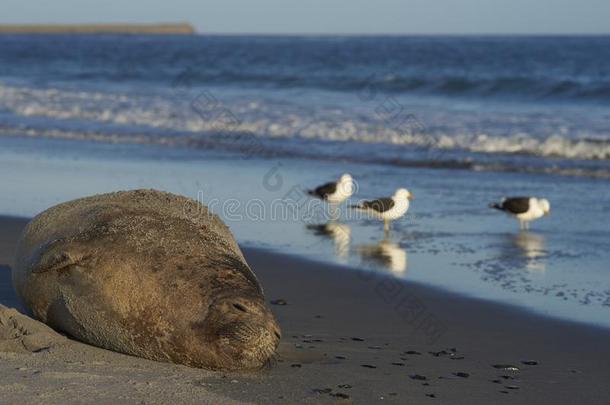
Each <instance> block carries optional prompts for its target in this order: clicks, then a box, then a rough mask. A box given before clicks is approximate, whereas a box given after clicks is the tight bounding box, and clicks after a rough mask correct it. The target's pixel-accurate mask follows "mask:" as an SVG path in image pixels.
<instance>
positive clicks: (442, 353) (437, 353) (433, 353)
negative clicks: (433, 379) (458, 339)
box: [428, 350, 450, 357]
mask: <svg viewBox="0 0 610 405" xmlns="http://www.w3.org/2000/svg"><path fill="white" fill-rule="evenodd" d="M428 353H430V354H431V355H432V356H434V357H441V356H447V355H448V354H450V353H449V352H448V351H446V350H441V351H440V352H428Z"/></svg>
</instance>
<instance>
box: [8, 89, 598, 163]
mask: <svg viewBox="0 0 610 405" xmlns="http://www.w3.org/2000/svg"><path fill="white" fill-rule="evenodd" d="M206 94H207V93H206ZM197 96H198V95H197V94H188V95H185V94H181V95H179V96H177V95H176V94H175V93H173V92H165V93H164V92H158V93H153V94H121V93H111V92H101V91H82V90H79V91H75V90H64V89H56V88H50V89H35V88H28V87H17V86H8V85H1V84H0V111H2V110H4V111H5V113H4V115H5V116H6V117H7V118H6V120H4V121H5V124H4V126H5V128H13V130H19V128H21V130H22V131H26V130H28V128H29V132H28V134H29V135H30V136H60V134H63V135H61V136H62V137H68V138H73V139H86V138H88V137H92V138H95V139H97V140H103V139H106V138H108V139H106V140H107V141H112V142H116V141H117V140H118V138H120V137H123V138H124V139H123V140H122V141H129V139H130V140H131V141H134V140H135V139H136V138H137V139H140V140H146V141H147V142H153V143H170V142H172V140H171V136H172V134H175V133H187V134H188V133H193V134H197V135H198V136H200V135H202V134H203V135H205V134H218V133H222V134H232V133H233V134H243V133H249V134H252V135H255V136H258V137H263V138H265V137H267V138H297V137H298V138H305V139H316V140H329V141H343V142H357V143H381V144H393V145H405V146H412V147H422V148H432V149H438V150H463V151H470V152H477V153H485V154H492V153H502V154H525V155H536V156H540V157H557V158H564V159H579V160H594V159H601V160H605V159H610V136H608V134H604V133H603V132H601V133H600V131H597V132H593V133H590V132H587V128H584V129H582V128H578V127H576V126H575V125H574V124H571V125H567V124H566V123H565V122H564V121H562V120H561V119H560V118H561V117H560V118H558V119H557V122H554V121H552V120H549V118H548V117H546V118H541V119H539V120H538V121H537V122H536V125H537V126H532V125H529V124H530V122H533V121H534V119H532V118H531V117H527V122H526V124H527V125H524V124H523V121H524V118H523V117H520V116H511V117H508V118H503V119H504V120H505V121H506V122H508V123H506V122H505V123H504V124H503V125H504V126H503V127H498V126H497V125H496V126H494V125H491V126H490V128H485V127H482V126H481V125H479V123H478V121H480V117H479V115H477V114H476V113H473V114H470V115H465V114H464V113H460V114H455V115H451V114H449V113H447V112H444V113H442V114H439V113H436V112H430V111H423V112H422V113H421V116H422V117H424V122H425V123H426V124H427V125H423V124H421V123H420V122H414V123H413V124H414V125H411V126H410V127H408V128H406V130H405V127H404V126H401V127H395V126H393V125H391V124H390V123H388V122H386V121H384V120H383V119H380V118H379V117H378V116H377V114H376V113H375V110H374V109H371V110H369V111H365V113H362V111H353V110H352V109H348V108H345V107H337V108H328V106H323V107H322V106H321V107H319V108H317V109H313V110H312V109H311V108H304V107H303V106H302V105H298V104H297V103H290V102H287V103H280V102H277V100H275V101H274V100H268V99H264V98H259V99H252V98H248V99H241V98H239V97H237V98H233V99H229V100H228V101H227V100H224V99H223V100H222V101H219V100H218V99H217V98H216V97H215V96H213V95H209V94H208V95H207V96H206V97H204V99H205V100H204V102H199V103H197V100H198V98H197ZM199 96H201V94H200V95H199ZM199 99H201V97H199ZM212 99H213V100H214V101H211V100H212ZM199 101H201V100H199ZM6 112H8V113H9V114H8V115H7V114H6ZM367 112H368V114H367ZM41 120H44V121H43V122H42V123H41ZM477 120H478V121H477ZM33 122H35V124H36V125H33ZM540 123H541V124H540ZM415 124H417V125H415ZM41 125H42V126H43V128H41ZM109 126H110V127H111V128H110V129H109V128H108V127H109ZM33 127H34V128H38V130H32V128H33ZM515 127H516V130H515V129H514V128H515ZM524 127H525V128H524ZM531 127H533V130H539V131H540V132H543V133H542V134H540V133H535V134H534V133H528V132H527V130H528V129H529V130H532V128H531ZM570 128H572V130H571V129H570ZM574 128H576V129H574ZM55 129H57V130H56V131H55V132H54V130H55ZM112 129H120V130H118V131H115V132H116V134H115V135H113V136H105V135H102V134H103V133H108V132H109V131H112ZM148 130H154V132H151V133H148V132H147V131H148ZM164 131H167V133H165V132H164ZM491 131H494V132H495V133H489V132H491ZM571 131H572V132H571ZM5 132H6V131H5ZM13 132H14V131H13ZM67 134H69V135H67ZM79 134H80V135H79ZM119 134H122V135H119ZM129 134H131V135H129ZM133 134H140V135H133ZM142 134H143V135H142ZM155 138H158V139H155Z"/></svg>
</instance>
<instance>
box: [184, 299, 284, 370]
mask: <svg viewBox="0 0 610 405" xmlns="http://www.w3.org/2000/svg"><path fill="white" fill-rule="evenodd" d="M196 329H199V330H200V331H201V333H202V335H203V336H202V337H204V340H205V341H206V342H205V345H206V346H208V347H214V348H215V350H213V351H211V352H212V353H214V354H215V356H217V357H218V361H219V362H218V365H219V368H222V369H233V370H238V369H240V370H243V369H256V368H260V367H263V366H264V365H265V364H267V362H268V361H269V360H270V359H271V358H272V355H273V353H274V352H275V350H276V348H277V346H278V344H279V341H280V338H281V334H280V328H279V327H278V325H277V322H276V321H275V319H274V317H273V315H272V313H271V311H270V310H269V308H268V307H267V306H266V304H265V303H264V301H263V300H261V299H260V298H259V297H256V296H252V297H248V296H244V295H243V293H240V294H230V295H226V296H222V297H219V298H217V299H216V300H215V301H214V302H212V304H211V306H210V308H209V311H208V313H207V316H206V318H205V320H204V321H203V323H202V324H198V325H196ZM208 352H209V351H208Z"/></svg>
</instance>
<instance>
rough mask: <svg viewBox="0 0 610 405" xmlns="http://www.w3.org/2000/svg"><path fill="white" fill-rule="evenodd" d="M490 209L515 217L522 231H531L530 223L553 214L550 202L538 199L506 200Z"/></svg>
mask: <svg viewBox="0 0 610 405" xmlns="http://www.w3.org/2000/svg"><path fill="white" fill-rule="evenodd" d="M489 207H490V208H495V209H497V210H500V211H504V212H506V213H507V214H510V215H512V216H514V217H515V218H516V219H517V220H518V221H519V226H520V227H521V229H529V222H530V221H533V220H535V219H538V218H541V217H542V216H544V215H549V214H550V213H551V204H550V203H549V200H547V199H544V198H536V197H510V198H504V199H502V201H501V202H500V203H492V204H489Z"/></svg>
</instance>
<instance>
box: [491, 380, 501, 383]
mask: <svg viewBox="0 0 610 405" xmlns="http://www.w3.org/2000/svg"><path fill="white" fill-rule="evenodd" d="M491 382H492V383H494V384H500V383H501V382H502V381H500V380H491Z"/></svg>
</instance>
